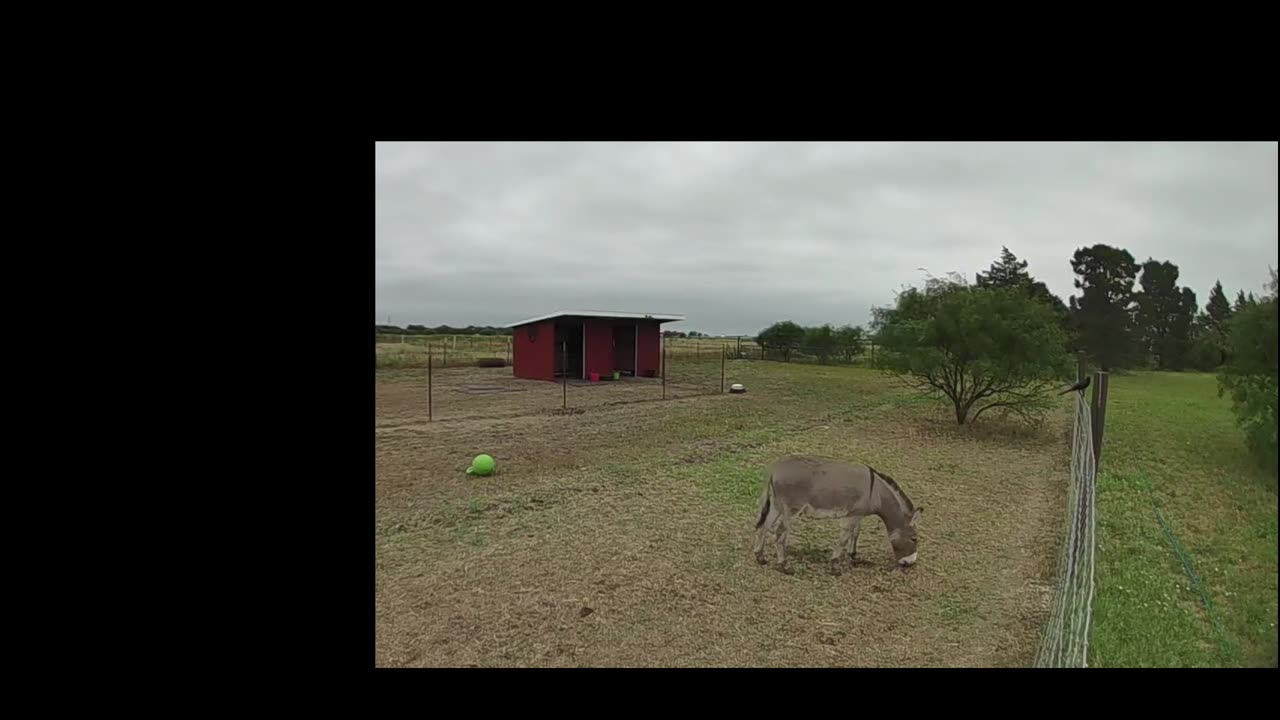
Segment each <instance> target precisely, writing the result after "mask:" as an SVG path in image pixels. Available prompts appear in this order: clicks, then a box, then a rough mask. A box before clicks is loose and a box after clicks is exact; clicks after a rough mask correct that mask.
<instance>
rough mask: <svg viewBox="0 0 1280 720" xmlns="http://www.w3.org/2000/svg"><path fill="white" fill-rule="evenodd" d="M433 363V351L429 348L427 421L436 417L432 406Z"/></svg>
mask: <svg viewBox="0 0 1280 720" xmlns="http://www.w3.org/2000/svg"><path fill="white" fill-rule="evenodd" d="M431 365H432V361H431V351H429V350H428V351H427V422H432V421H433V419H434V417H433V414H434V413H433V411H432V408H431V396H432V392H431Z"/></svg>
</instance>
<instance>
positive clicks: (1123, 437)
mask: <svg viewBox="0 0 1280 720" xmlns="http://www.w3.org/2000/svg"><path fill="white" fill-rule="evenodd" d="M1100 471H1101V472H1100V475H1099V477H1098V500H1097V513H1098V542H1099V547H1098V556H1097V557H1098V560H1097V563H1098V566H1097V580H1098V582H1097V595H1096V597H1095V600H1094V632H1093V641H1092V643H1091V645H1090V665H1093V666H1113V667H1116V666H1123V667H1135V666H1137V667H1152V666H1156V667H1206V666H1207V667H1221V666H1271V667H1274V666H1275V665H1276V592H1277V585H1276V575H1277V563H1276V541H1277V536H1276V480H1275V478H1273V477H1268V476H1267V475H1266V474H1265V473H1263V472H1262V471H1260V470H1258V469H1257V468H1256V467H1255V466H1254V464H1253V463H1252V461H1251V459H1250V458H1249V455H1248V453H1247V452H1246V451H1245V447H1244V441H1243V437H1242V435H1241V433H1240V430H1239V428H1237V427H1236V424H1235V422H1234V420H1233V417H1232V415H1231V409H1230V402H1229V400H1227V399H1225V398H1219V397H1218V395H1217V383H1216V380H1215V379H1214V377H1213V376H1211V375H1205V374H1197V373H1185V374H1175V373H1138V374H1134V375H1118V376H1114V377H1112V379H1111V389H1110V399H1109V402H1108V406H1107V416H1106V437H1105V441H1104V444H1103V450H1102V458H1101V461H1100ZM1157 507H1158V508H1159V511H1160V516H1161V517H1162V518H1163V520H1164V523H1165V525H1166V526H1167V528H1168V530H1166V529H1165V527H1162V526H1161V523H1160V521H1159V520H1158V519H1157V516H1156V512H1155V508H1157ZM1170 533H1171V534H1172V539H1171V537H1170ZM1184 560H1185V561H1186V562H1187V563H1189V564H1190V567H1191V568H1192V570H1193V572H1194V573H1195V574H1196V576H1197V578H1198V583H1196V582H1193V581H1192V580H1191V579H1190V578H1189V577H1188V576H1187V572H1186V567H1185V565H1184ZM1197 585H1198V587H1197ZM1201 592H1203V593H1204V594H1205V596H1207V597H1208V600H1209V603H1208V605H1209V606H1210V607H1212V611H1210V610H1208V609H1207V608H1206V603H1205V601H1204V599H1203V598H1202V597H1201Z"/></svg>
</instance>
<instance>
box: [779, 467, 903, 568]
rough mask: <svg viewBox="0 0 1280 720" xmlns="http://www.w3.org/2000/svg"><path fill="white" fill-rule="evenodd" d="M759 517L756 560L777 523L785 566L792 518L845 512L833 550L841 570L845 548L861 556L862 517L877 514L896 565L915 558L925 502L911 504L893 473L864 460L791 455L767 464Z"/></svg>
mask: <svg viewBox="0 0 1280 720" xmlns="http://www.w3.org/2000/svg"><path fill="white" fill-rule="evenodd" d="M767 477H768V480H767V481H766V482H765V489H764V497H763V498H762V499H761V505H760V519H759V520H758V521H757V522H756V544H755V554H756V560H758V561H759V562H760V564H761V565H767V564H768V562H769V561H768V560H766V559H765V556H764V539H765V534H766V533H767V532H769V530H770V529H771V528H776V534H777V540H776V542H777V545H778V569H779V570H781V571H782V572H784V573H788V574H790V570H789V569H788V568H787V531H788V530H790V528H791V519H792V518H793V517H794V516H796V515H800V514H804V513H807V514H809V515H812V516H814V517H818V518H844V519H845V520H844V530H843V532H841V533H840V541H839V542H838V543H837V544H836V547H835V549H834V550H832V551H831V572H832V573H834V574H837V575H838V574H840V563H841V560H842V557H841V556H842V555H843V554H848V556H849V558H850V559H851V560H854V561H856V560H857V559H858V531H859V525H860V524H861V522H862V518H864V517H866V516H867V515H879V516H880V518H881V519H882V520H884V526H885V528H887V529H888V531H889V544H890V545H892V546H893V556H894V558H895V559H896V560H897V561H898V565H900V566H902V567H904V568H905V567H908V566H910V565H913V564H915V561H916V555H917V553H916V543H917V539H916V523H917V522H918V521H919V520H920V512H921V511H922V510H924V508H922V507H920V508H918V507H916V506H914V505H912V504H911V500H910V498H908V497H907V494H906V493H904V492H902V488H900V487H898V484H897V483H896V482H894V481H893V478H891V477H889V476H888V475H885V474H883V473H879V472H876V471H875V470H874V469H872V468H870V467H868V466H866V465H852V464H850V463H845V462H840V461H839V460H828V459H826V458H818V457H809V456H801V455H793V456H791V457H785V458H783V459H781V460H779V461H777V462H775V463H774V464H773V465H771V466H769V471H768V475H767Z"/></svg>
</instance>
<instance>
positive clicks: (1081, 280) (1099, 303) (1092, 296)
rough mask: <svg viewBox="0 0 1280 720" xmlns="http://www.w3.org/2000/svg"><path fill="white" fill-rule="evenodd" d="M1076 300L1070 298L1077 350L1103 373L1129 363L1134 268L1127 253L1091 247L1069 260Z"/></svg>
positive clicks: (1125, 251)
mask: <svg viewBox="0 0 1280 720" xmlns="http://www.w3.org/2000/svg"><path fill="white" fill-rule="evenodd" d="M1071 269H1072V270H1073V271H1075V274H1076V280H1075V286H1076V288H1077V289H1079V290H1080V297H1078V298H1077V297H1076V296H1074V295H1073V296H1072V297H1071V317H1072V324H1073V325H1074V326H1075V330H1076V341H1077V346H1078V348H1079V349H1080V350H1082V351H1084V353H1085V354H1086V355H1087V356H1088V357H1089V358H1090V359H1091V360H1092V361H1093V362H1094V364H1096V365H1097V366H1098V367H1100V368H1101V369H1103V370H1110V369H1112V368H1118V367H1124V366H1126V365H1127V364H1129V363H1130V362H1132V360H1133V356H1134V352H1133V351H1134V332H1133V322H1134V313H1133V310H1134V308H1133V283H1134V280H1135V279H1136V277H1137V274H1138V265H1137V263H1135V262H1134V260H1133V256H1132V255H1130V254H1129V251H1128V250H1123V249H1120V248H1113V247H1111V246H1109V245H1102V244H1098V245H1094V246H1092V247H1087V248H1080V249H1078V250H1076V252H1075V254H1074V255H1073V256H1072V258H1071Z"/></svg>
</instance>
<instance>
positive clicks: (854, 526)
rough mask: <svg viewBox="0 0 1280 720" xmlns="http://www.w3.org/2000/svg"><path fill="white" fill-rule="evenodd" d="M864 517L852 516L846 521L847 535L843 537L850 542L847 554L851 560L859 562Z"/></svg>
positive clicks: (846, 549) (846, 550)
mask: <svg viewBox="0 0 1280 720" xmlns="http://www.w3.org/2000/svg"><path fill="white" fill-rule="evenodd" d="M862 518H863V516H862V515H850V516H849V518H848V519H847V520H845V521H844V528H845V534H844V535H843V536H842V537H844V538H845V540H846V541H847V542H848V545H847V546H846V548H845V552H847V553H849V559H850V560H852V561H853V562H858V535H859V533H861V532H862Z"/></svg>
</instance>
